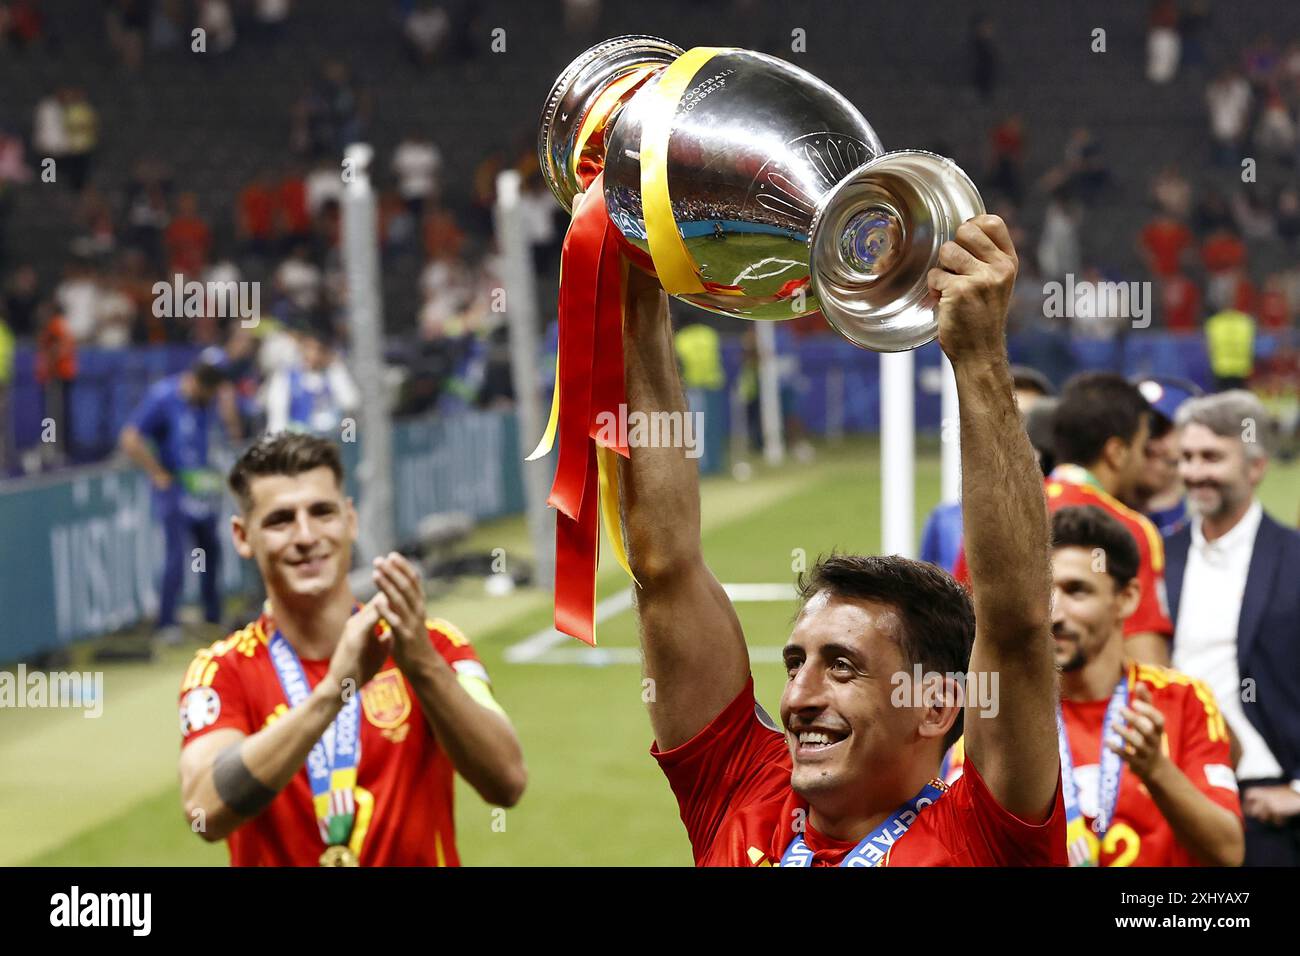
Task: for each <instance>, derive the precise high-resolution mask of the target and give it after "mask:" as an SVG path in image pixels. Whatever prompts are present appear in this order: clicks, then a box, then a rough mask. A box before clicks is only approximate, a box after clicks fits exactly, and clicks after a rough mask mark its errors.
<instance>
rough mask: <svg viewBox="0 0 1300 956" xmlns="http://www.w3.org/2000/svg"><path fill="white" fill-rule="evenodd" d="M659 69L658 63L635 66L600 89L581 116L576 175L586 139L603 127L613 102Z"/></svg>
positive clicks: (574, 159)
mask: <svg viewBox="0 0 1300 956" xmlns="http://www.w3.org/2000/svg"><path fill="white" fill-rule="evenodd" d="M657 69H659V64H657V63H656V64H654V65H652V66H641V67H637V68H636V69H634V70H633V71H632V72H630V73H626V74H624V75H623V76H620V77H619V78H618V79H616V80H615V81H614V82H612V83H610V84H609V86H607V87H605V89H604V90H603V91H601V94H600V96H598V97H596V102H595V103H593V104H592V105H591V109H589V110H587V115H586V116H585V117H583V120H582V128H581V130H579V132H578V139H577V142H576V143H575V144H574V150H573V172H574V175H575V176H576V175H577V172H578V164H579V163H580V162H581V161H582V153H583V150H585V149H586V148H587V140H588V139H590V138H591V136H592V134H593V133H595V132H596V130H597V129H598V128H601V127H604V126H605V125H607V124H606V122H605V121H606V120H607V119H608V118H609V114H610V112H611V111H613V109H614V106H615V104H617V103H618V101H619V100H621V99H622V98H623V95H624V94H625V93H626V92H627V91H628V90H629V89H630V88H632V87H633V86H635V85H636V84H637V83H639V82H640V81H641V80H642V79H643V78H644V77H645V76H646V74H647V73H650V72H651V71H652V70H657Z"/></svg>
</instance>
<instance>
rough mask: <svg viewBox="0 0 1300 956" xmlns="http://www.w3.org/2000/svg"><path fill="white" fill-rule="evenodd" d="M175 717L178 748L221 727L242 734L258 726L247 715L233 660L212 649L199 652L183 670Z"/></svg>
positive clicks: (241, 686) (250, 732) (240, 682)
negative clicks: (178, 740)
mask: <svg viewBox="0 0 1300 956" xmlns="http://www.w3.org/2000/svg"><path fill="white" fill-rule="evenodd" d="M218 646H220V645H218ZM179 716H180V728H181V746H182V747H185V746H186V745H188V744H190V743H191V742H193V741H195V740H197V739H199V738H200V737H203V736H206V735H207V734H210V733H212V731H214V730H219V729H221V728H223V727H232V728H234V729H235V730H239V731H241V732H243V733H244V734H252V733H254V732H255V731H256V730H257V729H258V728H256V727H253V726H252V722H251V721H250V720H249V718H248V707H247V700H246V695H245V693H244V686H243V682H242V681H241V680H240V677H239V672H238V669H237V667H236V666H235V664H234V659H233V658H226V657H224V656H223V655H218V654H216V653H214V652H213V650H212V648H205V649H204V650H201V651H199V652H198V654H196V655H195V656H194V660H193V661H192V662H191V663H190V666H189V669H188V670H186V672H185V678H184V680H182V681H181V690H180V710H179Z"/></svg>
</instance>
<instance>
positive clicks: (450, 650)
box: [424, 617, 490, 683]
mask: <svg viewBox="0 0 1300 956" xmlns="http://www.w3.org/2000/svg"><path fill="white" fill-rule="evenodd" d="M424 625H425V627H427V628H428V630H429V640H430V641H432V642H433V646H434V647H435V648H436V649H437V651H438V653H439V654H441V655H442V659H443V660H445V661H446V662H447V663H448V664H450V665H451V667H452V670H454V671H455V672H456V673H457V674H461V675H469V676H471V677H477V678H479V679H480V680H483V681H486V682H488V683H490V681H489V680H488V673H487V668H485V667H484V666H483V662H482V661H480V660H479V659H478V654H476V653H475V652H474V645H472V644H471V643H470V642H469V638H467V637H466V636H465V635H464V634H463V633H462V632H461V630H460V628H458V627H457V626H456V625H455V624H452V623H451V622H450V621H446V620H443V619H442V618H440V617H437V618H433V619H431V620H427V621H425V622H424Z"/></svg>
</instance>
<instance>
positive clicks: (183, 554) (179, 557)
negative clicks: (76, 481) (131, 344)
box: [119, 348, 228, 644]
mask: <svg viewBox="0 0 1300 956" xmlns="http://www.w3.org/2000/svg"><path fill="white" fill-rule="evenodd" d="M227 377H228V368H227V359H226V355H225V353H224V352H222V350H221V349H218V348H207V349H204V350H203V351H202V352H200V353H199V355H198V357H197V358H196V359H195V360H194V363H193V364H192V365H191V366H190V367H189V368H188V369H186V370H185V371H183V372H178V373H176V374H174V375H169V376H167V377H166V378H163V379H160V380H159V381H157V382H155V383H154V384H153V385H151V386H150V387H149V390H148V392H146V393H145V397H144V400H143V401H142V402H141V403H140V405H139V406H138V407H137V408H136V409H135V411H134V412H133V413H132V414H131V417H130V418H129V419H128V421H127V424H126V426H125V427H124V428H123V429H122V433H121V436H120V438H119V446H120V447H121V449H122V451H123V452H124V453H125V454H126V455H127V457H128V458H130V459H131V461H133V462H134V463H135V464H136V465H137V466H139V468H140V469H141V470H142V471H144V472H145V474H147V475H148V476H149V480H150V481H151V482H153V487H154V491H153V510H154V516H155V518H157V519H158V520H159V521H161V523H162V527H163V538H164V541H165V556H164V559H163V573H162V585H161V588H160V592H159V603H158V623H157V634H158V637H159V638H160V639H161V640H162V642H163V643H165V644H177V643H179V642H180V639H181V632H180V628H179V626H178V625H177V623H176V607H177V604H178V603H179V601H180V598H181V595H182V592H183V591H184V587H185V577H184V571H185V566H186V559H187V557H191V553H190V552H188V551H187V550H186V545H187V543H188V542H189V541H192V542H193V545H194V547H196V548H199V549H201V562H202V563H201V564H197V565H194V566H196V567H199V568H202V573H201V574H200V576H199V589H200V592H201V593H202V596H203V616H204V619H205V620H206V621H208V622H209V623H211V624H216V623H219V622H220V620H221V593H220V585H219V574H220V564H221V542H220V538H219V536H218V534H217V518H218V515H219V513H220V507H221V494H222V476H221V473H220V472H219V471H218V470H217V469H216V468H215V467H213V465H212V461H211V458H210V451H209V442H210V438H211V433H212V428H213V425H214V422H215V421H217V420H219V419H221V417H222V416H221V415H220V414H219V413H218V408H217V406H218V401H219V397H220V394H221V392H222V390H223V388H224V387H225V386H226V385H227ZM194 557H199V556H198V555H194Z"/></svg>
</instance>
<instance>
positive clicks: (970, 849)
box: [930, 759, 1067, 866]
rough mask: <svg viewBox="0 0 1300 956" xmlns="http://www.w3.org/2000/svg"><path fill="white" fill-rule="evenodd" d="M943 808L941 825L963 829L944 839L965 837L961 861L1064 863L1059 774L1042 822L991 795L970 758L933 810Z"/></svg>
mask: <svg viewBox="0 0 1300 956" xmlns="http://www.w3.org/2000/svg"><path fill="white" fill-rule="evenodd" d="M934 810H941V811H942V812H943V815H944V821H943V824H941V829H942V828H943V827H951V828H953V829H954V830H957V831H958V832H959V834H960V835H959V837H958V838H957V839H953V835H951V834H946V835H945V837H946V839H945V842H946V843H948V844H949V845H953V846H957V845H960V844H961V843H963V842H964V844H965V852H964V854H963V855H962V857H961V858H960V859H959V861H958V862H959V863H960V864H961V865H963V866H1065V865H1066V862H1067V861H1066V855H1065V802H1064V800H1063V799H1062V794H1061V776H1060V773H1059V772H1058V773H1057V776H1056V796H1055V797H1054V798H1053V803H1052V812H1051V814H1050V815H1049V816H1048V818H1047V819H1046V820H1044V821H1043V822H1042V823H1030V822H1029V821H1027V820H1022V819H1021V818H1020V817H1018V816H1016V815H1015V814H1014V813H1012V812H1011V811H1009V810H1007V809H1006V808H1005V807H1003V806H1002V804H1000V803H998V801H997V798H996V797H995V796H993V793H992V791H990V790H989V788H988V785H987V784H986V783H985V782H984V778H983V777H982V776H980V772H979V769H978V768H977V767H976V766H975V764H973V763H972V762H971V761H970V760H969V759H967V760H965V761H963V763H962V774H961V777H960V778H959V779H958V780H957V781H956V783H954V784H953V785H952V789H951V790H950V791H949V792H948V794H947V795H946V796H945V797H944V798H943V799H942V800H940V801H939V802H938V803H937V804H936V805H935V806H934V807H933V808H932V809H931V811H930V812H933V811H934Z"/></svg>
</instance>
